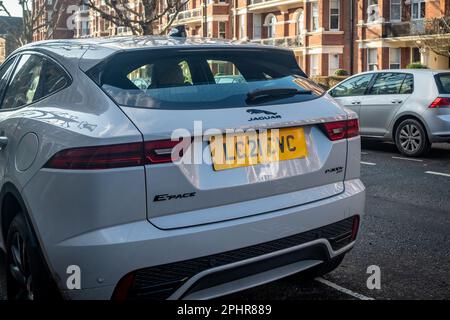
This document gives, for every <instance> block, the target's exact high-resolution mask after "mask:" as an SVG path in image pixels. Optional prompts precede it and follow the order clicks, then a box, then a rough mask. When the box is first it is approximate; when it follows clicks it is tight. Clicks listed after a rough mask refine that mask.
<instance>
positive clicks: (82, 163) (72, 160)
mask: <svg viewBox="0 0 450 320" xmlns="http://www.w3.org/2000/svg"><path fill="white" fill-rule="evenodd" d="M142 155H143V145H142V143H140V142H136V143H127V144H117V145H110V146H99V147H84V148H74V149H67V150H62V151H60V152H58V153H56V154H55V155H54V156H53V157H52V158H51V159H50V160H49V161H48V162H47V163H46V164H45V166H44V167H45V168H53V169H109V168H121V167H131V166H139V165H142V164H143V157H142Z"/></svg>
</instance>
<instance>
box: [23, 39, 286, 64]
mask: <svg viewBox="0 0 450 320" xmlns="http://www.w3.org/2000/svg"><path fill="white" fill-rule="evenodd" d="M196 47H205V48H211V49H212V48H236V49H244V48H248V49H251V48H253V49H256V48H257V49H262V48H263V49H269V50H288V49H287V48H280V47H275V46H265V45H264V46H263V45H261V44H257V43H250V42H246V41H241V40H226V39H215V38H202V37H171V36H113V37H100V38H80V39H58V40H44V41H38V42H33V43H30V44H27V45H25V46H23V47H21V48H19V49H17V50H16V51H15V52H20V51H27V50H33V51H40V52H43V53H46V54H49V55H51V56H53V57H54V58H56V59H57V60H59V61H61V62H62V61H69V60H70V59H72V60H77V61H76V63H78V62H79V61H80V60H81V61H80V66H81V67H82V69H87V68H89V67H91V66H93V65H95V64H96V63H98V62H99V61H101V60H103V59H105V58H106V57H108V56H109V55H111V54H113V53H115V52H119V51H127V50H139V49H158V48H165V49H167V48H196ZM83 60H85V61H83Z"/></svg>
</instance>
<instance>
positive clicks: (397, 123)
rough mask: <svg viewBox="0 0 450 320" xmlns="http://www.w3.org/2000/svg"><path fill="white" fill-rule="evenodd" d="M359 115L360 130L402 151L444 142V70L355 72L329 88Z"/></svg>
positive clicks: (447, 95) (447, 106) (448, 79)
mask: <svg viewBox="0 0 450 320" xmlns="http://www.w3.org/2000/svg"><path fill="white" fill-rule="evenodd" d="M329 93H330V95H331V96H333V97H334V99H336V100H337V101H338V102H339V103H340V104H341V105H343V106H345V107H347V108H349V109H351V110H353V111H355V112H357V113H358V115H359V121H360V130H361V136H362V137H367V138H373V139H379V140H383V141H393V142H395V144H396V146H397V148H398V150H399V151H400V152H401V153H403V154H404V155H406V156H411V157H418V156H421V155H424V154H426V153H427V152H428V151H429V150H430V148H431V145H432V143H433V142H450V73H449V72H448V71H436V70H427V69H420V70H410V69H407V70H381V71H373V72H365V73H361V74H357V75H355V76H353V77H350V78H348V79H347V80H345V81H343V82H341V83H340V84H338V85H336V86H335V87H333V88H331V89H330V90H329Z"/></svg>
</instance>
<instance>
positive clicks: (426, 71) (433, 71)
mask: <svg viewBox="0 0 450 320" xmlns="http://www.w3.org/2000/svg"><path fill="white" fill-rule="evenodd" d="M385 72H404V73H411V74H417V75H419V74H430V73H431V74H437V73H450V70H437V69H382V70H372V71H364V72H361V73H358V74H355V75H353V76H357V75H361V74H370V73H385Z"/></svg>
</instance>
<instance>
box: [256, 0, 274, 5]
mask: <svg viewBox="0 0 450 320" xmlns="http://www.w3.org/2000/svg"><path fill="white" fill-rule="evenodd" d="M273 1H276V0H250V4H260V3H264V2H273Z"/></svg>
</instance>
